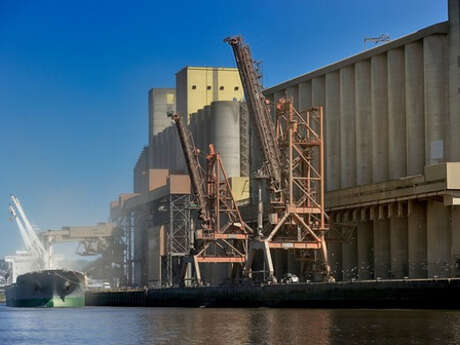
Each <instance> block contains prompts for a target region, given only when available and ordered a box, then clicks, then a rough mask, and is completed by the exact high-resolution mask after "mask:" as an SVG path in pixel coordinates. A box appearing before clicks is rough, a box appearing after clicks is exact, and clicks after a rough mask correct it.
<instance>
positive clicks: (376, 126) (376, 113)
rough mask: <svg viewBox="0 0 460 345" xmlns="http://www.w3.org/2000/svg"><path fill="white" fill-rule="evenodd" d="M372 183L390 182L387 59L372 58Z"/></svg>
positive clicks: (384, 57)
mask: <svg viewBox="0 0 460 345" xmlns="http://www.w3.org/2000/svg"><path fill="white" fill-rule="evenodd" d="M371 104H372V106H371V109H372V116H371V117H372V182H374V183H376V182H382V181H386V180H388V85H387V57H386V55H384V54H381V55H376V56H373V57H372V58H371Z"/></svg>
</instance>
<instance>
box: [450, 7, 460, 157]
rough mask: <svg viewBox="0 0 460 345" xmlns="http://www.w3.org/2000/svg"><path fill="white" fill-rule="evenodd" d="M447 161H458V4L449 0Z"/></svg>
mask: <svg viewBox="0 0 460 345" xmlns="http://www.w3.org/2000/svg"><path fill="white" fill-rule="evenodd" d="M448 3H449V10H448V12H449V36H448V39H449V133H448V135H449V140H448V144H449V149H448V154H449V161H454V162H458V161H460V135H459V133H460V92H459V90H460V64H459V56H460V2H459V1H458V0H449V2H448Z"/></svg>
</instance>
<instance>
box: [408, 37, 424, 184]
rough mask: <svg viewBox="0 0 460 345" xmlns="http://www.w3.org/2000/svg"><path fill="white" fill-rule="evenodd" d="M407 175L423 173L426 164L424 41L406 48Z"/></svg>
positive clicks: (410, 44)
mask: <svg viewBox="0 0 460 345" xmlns="http://www.w3.org/2000/svg"><path fill="white" fill-rule="evenodd" d="M404 53H405V54H404V55H405V84H406V85H405V90H406V95H405V96H406V97H405V98H406V102H405V104H406V129H407V134H406V135H407V162H406V165H407V175H408V176H412V175H418V174H423V168H424V166H425V115H424V100H423V99H424V92H423V80H424V78H423V45H422V41H416V42H413V43H409V44H407V45H406V46H405V49H404Z"/></svg>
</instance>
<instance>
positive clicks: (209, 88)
mask: <svg viewBox="0 0 460 345" xmlns="http://www.w3.org/2000/svg"><path fill="white" fill-rule="evenodd" d="M196 88H197V86H196V85H192V90H196ZM206 89H207V90H211V89H212V87H211V85H208V86H207V87H206ZM239 89H240V88H239V86H235V87H234V88H233V91H238V90H239ZM219 90H224V87H223V86H220V87H219Z"/></svg>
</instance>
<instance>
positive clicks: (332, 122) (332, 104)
mask: <svg viewBox="0 0 460 345" xmlns="http://www.w3.org/2000/svg"><path fill="white" fill-rule="evenodd" d="M325 117H326V133H327V134H326V135H327V136H326V165H327V171H326V181H327V190H328V191H329V190H335V189H338V188H340V85H339V72H331V73H327V74H326V115H325Z"/></svg>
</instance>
